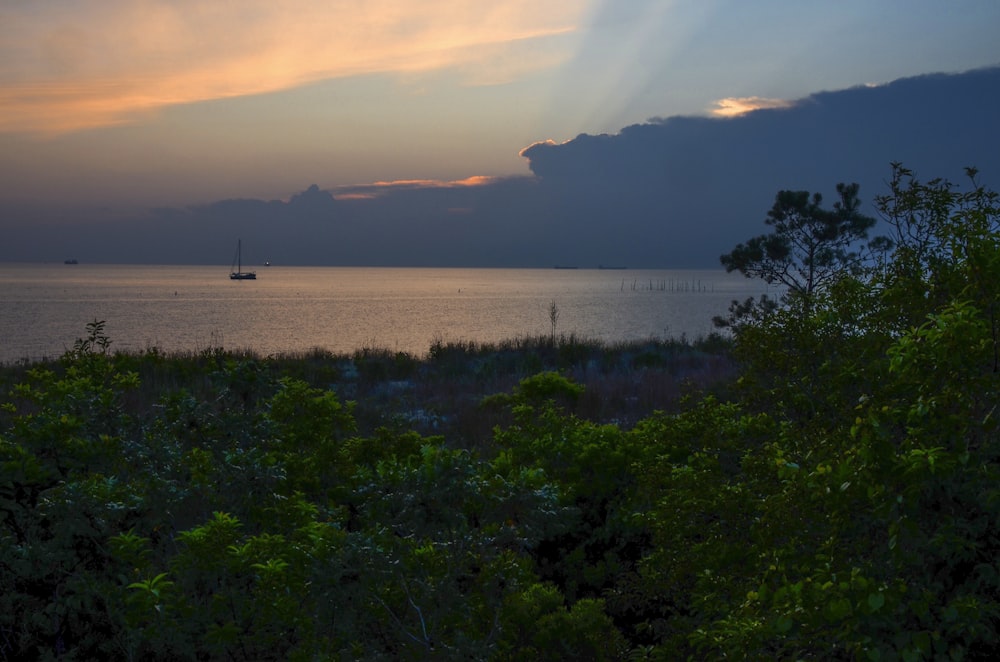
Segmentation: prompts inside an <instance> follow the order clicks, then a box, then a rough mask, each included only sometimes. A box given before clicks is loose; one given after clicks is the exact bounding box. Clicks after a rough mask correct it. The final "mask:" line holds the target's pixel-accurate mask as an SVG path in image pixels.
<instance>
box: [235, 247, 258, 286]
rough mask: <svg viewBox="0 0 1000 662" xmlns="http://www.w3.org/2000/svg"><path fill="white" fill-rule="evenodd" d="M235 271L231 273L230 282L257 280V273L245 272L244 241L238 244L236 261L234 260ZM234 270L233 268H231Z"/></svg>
mask: <svg viewBox="0 0 1000 662" xmlns="http://www.w3.org/2000/svg"><path fill="white" fill-rule="evenodd" d="M233 267H235V269H234V270H232V271H230V272H229V279H230V280H257V272H256V271H243V240H242V239H241V240H237V242H236V259H234V260H233ZM231 268H232V267H231Z"/></svg>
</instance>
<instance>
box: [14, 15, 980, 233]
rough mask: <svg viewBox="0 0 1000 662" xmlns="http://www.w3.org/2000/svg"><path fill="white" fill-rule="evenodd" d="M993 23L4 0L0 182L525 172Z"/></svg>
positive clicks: (340, 182) (170, 194) (132, 198)
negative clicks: (536, 160) (555, 156)
mask: <svg viewBox="0 0 1000 662" xmlns="http://www.w3.org/2000/svg"><path fill="white" fill-rule="evenodd" d="M998 27H1000V3H998V2H996V0H961V1H956V2H941V1H940V0H933V1H932V0H880V1H878V2H873V1H872V0H848V1H844V2H835V3H834V2H799V1H797V0H796V1H791V0H754V2H747V1H746V0H676V1H672V0H628V1H627V2H626V1H622V0H610V1H609V0H557V1H556V0H553V1H552V2H538V1H537V0H530V1H529V0H501V1H500V2H493V3H484V2H481V1H480V0H421V1H420V2H413V1H412V0H407V1H402V0H365V1H364V2H355V1H351V2H347V1H340V0H287V1H283V2H280V3H279V2H273V1H267V2H264V1H263V0H241V1H240V2H221V1H220V2H205V1H197V0H170V1H165V0H72V1H70V0H47V1H46V2H37V1H34V0H5V1H4V2H3V3H2V4H0V203H5V204H7V205H8V206H10V205H13V206H15V207H17V206H22V205H45V206H51V207H68V208H71V209H72V208H74V207H76V206H87V207H91V208H93V207H99V208H107V209H108V213H109V214H114V213H116V210H121V209H129V208H132V209H134V208H146V207H155V206H159V205H180V204H196V203H204V202H208V201H211V200H217V199H224V198H239V197H255V198H262V199H272V198H273V199H288V198H289V196H291V195H292V194H294V193H295V192H297V191H301V190H303V189H305V188H306V187H307V186H308V185H310V184H312V183H316V184H318V185H319V186H320V187H321V188H323V189H330V190H334V189H336V188H337V187H341V186H349V185H356V184H370V183H374V182H392V181H396V180H467V179H468V178H471V177H477V176H478V177H484V176H498V175H510V174H528V168H527V163H526V161H525V159H524V158H522V157H521V156H519V152H520V150H521V149H523V148H524V147H527V146H528V145H530V144H532V143H535V142H538V141H544V140H553V141H556V142H562V141H566V140H568V139H571V138H573V137H574V136H576V135H577V134H579V133H583V132H586V133H592V134H598V133H604V132H607V133H615V132H617V131H618V130H620V129H621V128H622V127H624V126H627V125H629V124H633V123H637V122H643V121H646V120H647V119H649V118H652V117H669V116H673V115H708V114H712V113H719V114H724V113H736V112H740V111H742V110H745V109H748V108H753V107H758V106H774V105H780V104H781V102H782V101H784V100H790V99H796V98H800V97H803V96H805V95H807V94H809V93H811V92H815V91H820V90H828V89H841V88H845V87H850V86H855V85H861V84H878V83H883V82H887V81H890V80H892V79H896V78H899V77H904V76H912V75H916V74H921V73H928V72H957V71H963V70H967V69H971V68H976V67H983V66H988V65H995V64H998V63H1000V45H998V44H1000V41H998V40H997V36H996V35H997V29H998ZM471 181H475V180H471Z"/></svg>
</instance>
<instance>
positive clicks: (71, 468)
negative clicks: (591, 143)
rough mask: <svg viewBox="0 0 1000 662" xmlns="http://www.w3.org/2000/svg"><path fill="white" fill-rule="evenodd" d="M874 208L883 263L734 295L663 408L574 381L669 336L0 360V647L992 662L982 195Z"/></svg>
mask: <svg viewBox="0 0 1000 662" xmlns="http://www.w3.org/2000/svg"><path fill="white" fill-rule="evenodd" d="M973 181H974V180H973ZM817 202H818V201H817ZM879 207H880V209H881V210H882V211H883V213H884V214H885V216H886V220H887V221H889V223H890V226H891V227H893V228H895V230H896V231H897V235H896V236H895V237H893V242H892V244H891V246H890V245H889V244H886V243H883V244H879V246H880V247H881V248H882V249H883V252H882V254H881V256H880V257H879V258H878V260H877V261H876V262H868V263H864V264H862V262H861V261H857V260H854V257H853V254H852V255H851V256H850V257H851V259H850V260H849V261H848V260H842V259H839V258H837V257H836V256H835V257H834V258H832V259H831V260H829V261H828V262H826V263H824V269H827V267H832V271H831V272H830V274H831V275H830V276H829V277H827V276H826V275H824V278H823V281H822V283H821V284H819V285H818V286H816V287H812V288H808V289H806V288H803V290H802V291H797V290H796V289H795V288H791V290H790V294H789V296H788V297H787V298H786V299H784V300H783V301H782V302H781V304H780V305H778V306H768V305H760V304H759V303H758V304H743V305H740V306H736V307H734V314H733V317H732V318H731V319H730V320H729V324H730V326H731V327H732V330H733V333H734V338H735V340H734V344H733V346H732V352H733V356H734V357H735V360H736V361H737V363H738V366H739V374H738V376H737V377H734V378H733V379H732V380H731V382H730V383H729V385H728V386H727V388H726V389H725V390H718V389H716V390H715V391H714V394H713V395H704V394H702V395H697V396H695V395H691V396H690V397H688V398H686V399H684V400H678V399H676V397H675V396H676V393H674V394H673V395H670V394H668V392H667V390H662V391H660V393H661V396H662V403H663V408H664V409H668V411H660V412H653V411H642V410H641V407H640V408H637V409H633V410H630V413H629V414H628V415H627V416H622V417H620V418H619V417H618V416H617V415H615V414H614V413H612V411H611V409H602V407H605V406H606V405H604V404H602V403H603V401H604V400H605V399H606V398H603V399H591V400H588V397H589V396H588V392H589V391H590V390H591V389H592V388H600V386H595V385H596V384H598V383H600V382H601V381H602V380H600V379H597V378H596V377H594V378H593V379H591V377H592V376H594V375H603V376H604V377H605V379H604V381H605V382H612V383H613V384H614V387H613V388H614V389H620V390H621V393H622V396H621V398H622V399H621V402H622V403H626V404H627V403H634V401H635V399H638V400H642V399H643V398H644V397H647V396H643V395H641V394H637V391H636V389H637V388H638V389H639V390H641V387H639V386H638V385H641V384H642V379H641V378H640V377H639V375H641V374H644V373H646V372H653V373H656V372H657V371H659V372H663V373H673V374H676V373H678V372H679V371H681V370H682V367H683V366H687V368H685V369H687V370H688V371H689V373H690V374H689V375H688V376H689V377H690V376H691V375H692V374H697V373H698V368H697V366H698V365H700V366H702V367H704V366H705V365H708V364H707V363H706V362H705V361H702V362H701V363H700V364H699V363H686V361H688V360H689V358H690V357H692V356H695V355H696V352H695V350H693V349H692V348H690V347H688V348H686V349H682V348H680V347H675V348H674V349H673V350H671V351H674V350H676V352H675V353H674V354H669V352H667V350H666V349H665V348H664V347H663V346H661V347H660V348H659V349H657V350H656V352H650V353H649V355H647V356H645V358H642V359H638V358H637V356H639V354H641V352H635V351H631V350H630V353H629V354H628V355H629V357H630V358H629V359H628V360H627V361H626V363H627V365H629V366H630V370H631V372H629V371H626V370H623V369H621V367H620V366H621V365H622V364H621V363H619V364H618V365H619V368H617V369H615V370H612V369H610V368H609V367H608V365H607V364H602V361H604V360H605V359H607V360H608V361H611V362H612V363H614V362H615V361H620V360H622V359H621V356H623V355H622V354H618V355H615V354H614V353H607V354H604V353H598V354H596V355H591V354H588V355H587V356H586V357H584V358H580V357H577V358H575V359H573V360H569V359H566V361H565V363H563V364H559V363H558V360H559V359H558V356H559V353H560V352H563V353H565V354H572V353H573V352H578V353H579V352H584V351H585V349H584V348H585V344H582V343H577V345H579V346H577V347H575V348H574V343H573V342H570V341H567V340H565V339H560V340H559V341H556V340H555V339H552V341H551V342H550V343H549V347H548V349H546V347H545V343H544V342H540V341H539V342H536V345H537V346H536V347H535V349H534V351H533V352H527V353H521V354H517V352H514V351H513V350H512V352H511V354H509V355H508V354H504V353H503V352H500V351H498V349H499V348H496V347H494V348H490V351H489V352H482V353H479V349H480V348H477V347H474V346H464V347H454V346H453V347H437V348H435V349H432V352H431V355H430V356H429V357H428V358H427V360H426V361H415V360H413V359H411V358H409V357H405V356H398V355H388V354H384V353H378V352H372V351H369V352H367V353H364V352H362V353H359V354H358V355H356V356H354V357H352V358H351V360H350V361H346V360H344V359H336V360H334V359H333V358H331V357H323V356H320V355H317V356H315V357H299V359H297V360H292V359H282V358H280V357H279V358H274V357H272V358H270V359H266V360H262V359H258V358H255V357H250V356H245V357H239V356H234V355H230V354H226V353H224V352H221V351H220V352H209V353H206V354H205V355H204V356H198V357H186V358H177V357H173V358H172V357H165V356H161V355H158V354H156V353H155V352H152V353H147V354H144V355H141V356H127V355H118V354H114V353H112V352H110V351H109V347H108V340H107V338H106V337H105V336H104V329H103V325H102V324H101V323H100V322H95V323H94V324H93V325H91V326H90V328H89V330H88V336H87V337H86V338H84V339H82V340H80V341H79V342H78V343H77V344H76V346H75V347H74V349H73V350H72V351H70V352H68V353H67V354H66V356H64V357H63V358H62V360H61V361H60V362H59V363H58V364H54V365H38V366H31V367H20V368H18V369H17V370H15V371H14V372H11V373H9V374H10V375H12V377H10V378H9V381H11V382H12V384H11V386H10V388H9V394H8V396H7V399H6V401H5V404H3V407H2V412H0V518H2V521H0V659H17V660H24V659H54V658H66V659H81V660H83V659H88V660H89V659H102V660H106V659H126V660H131V659H164V660H168V659H169V660H175V659H176V660H185V659H188V660H207V659H220V660H221V659H225V660H267V659H282V660H284V659H291V660H296V659H298V660H326V659H330V660H333V659H338V660H339V659H491V660H513V659H524V660H529V659H530V660H536V659H542V660H544V659H551V660H564V659H591V660H601V659H605V660H615V659H628V658H633V659H665V660H674V659H685V658H693V659H720V658H739V659H838V658H839V659H870V660H916V659H956V660H957V659H987V658H988V659H994V658H995V656H996V655H995V654H996V652H997V650H996V649H997V647H998V619H1000V601H998V598H1000V596H998V591H1000V568H998V565H997V558H998V557H1000V553H998V552H1000V538H998V534H997V531H1000V521H998V519H1000V472H998V454H1000V443H998V441H1000V439H998V436H997V411H996V408H997V403H998V401H1000V400H998V397H997V396H998V395H1000V394H998V388H997V386H998V382H997V380H998V377H997V375H998V365H1000V359H998V355H1000V339H998V338H1000V333H998V331H1000V320H998V318H997V310H996V307H997V305H998V304H997V301H998V299H1000V296H998V295H1000V292H998V289H1000V240H998V239H1000V235H998V227H997V224H998V219H1000V215H998V213H997V207H996V199H995V196H994V195H993V194H992V193H990V192H988V191H984V190H983V189H981V188H979V187H978V186H974V187H973V190H971V191H969V192H965V193H963V192H960V191H958V190H957V189H956V188H954V187H952V186H951V185H950V184H948V183H947V182H942V181H932V182H930V183H927V184H923V183H921V182H919V181H916V180H915V179H913V178H911V177H910V175H909V173H907V172H906V171H905V170H903V169H901V168H897V169H896V170H895V171H894V178H893V181H892V191H891V194H890V195H888V196H886V197H885V198H883V199H881V200H880V201H879ZM806 213H808V214H815V213H818V212H817V211H816V209H812V210H808V209H807V210H806ZM787 227H789V228H791V229H790V230H788V231H789V232H791V233H792V234H791V235H789V236H790V237H791V238H796V237H798V236H799V235H798V234H796V233H802V232H808V231H809V229H808V227H806V226H803V225H799V226H794V227H792V226H787ZM782 231H785V230H782ZM825 232H826V231H825V230H824V231H823V233H821V234H820V235H817V236H818V239H819V241H818V243H819V245H820V247H821V248H822V245H823V242H824V241H828V240H835V239H836V237H828V235H827V234H824V233H825ZM762 255H763V254H762ZM776 255H777V253H776ZM789 255H792V256H793V257H792V258H789V257H788V256H789ZM844 255H845V256H847V255H848V254H847V253H846V252H845V253H844ZM778 256H779V257H782V256H781V255H778ZM742 257H743V258H745V259H747V260H750V262H751V263H752V262H753V260H754V259H756V258H755V256H754V255H753V254H747V255H744V256H742ZM772 257H773V256H772ZM769 259H770V258H769ZM782 259H795V258H794V254H791V253H788V254H785V255H784V256H783V257H782ZM838 264H839V265H841V266H843V268H842V269H837V268H836V267H837V265H838ZM872 265H874V266H872ZM756 266H759V264H757V265H756ZM799 266H802V265H801V264H799ZM806 266H808V265H806ZM824 274H826V271H824ZM813 283H814V284H815V281H813ZM567 348H569V349H567ZM591 349H593V348H591ZM591 349H588V350H586V351H588V352H589V351H591ZM546 352H551V354H552V356H555V357H557V358H556V359H552V358H551V357H549V358H546ZM664 352H667V353H664ZM459 355H460V358H455V357H458V356H459ZM611 356H617V357H618V358H613V359H611V358H607V357H611ZM517 357H520V358H517ZM526 357H533V358H526ZM602 357H604V358H602ZM657 357H659V358H657ZM669 357H673V358H669ZM685 357H688V358H685ZM702 358H704V357H702ZM550 360H555V361H557V363H556V364H554V365H553V364H552V363H550ZM283 361H284V362H283ZM504 361H514V362H517V361H521V362H525V361H528V362H534V361H540V362H541V363H539V364H537V365H534V364H532V366H533V367H535V368H538V370H525V374H524V375H523V376H521V375H518V376H517V377H516V379H514V378H512V377H510V375H512V374H515V375H516V374H517V371H516V370H510V369H506V368H503V365H504V363H503V362H504ZM672 361H676V362H672ZM519 365H521V364H519ZM508 367H509V366H508ZM185 371H186V372H185ZM623 375H625V376H628V378H629V380H631V381H630V382H628V383H630V384H631V388H632V390H631V391H629V389H628V388H626V387H625V386H624V385H623V384H624V383H625V381H622V382H615V379H619V378H622V376H623ZM702 375H703V377H704V379H708V378H707V377H705V376H704V373H702ZM510 379H513V381H511V382H510V383H507V382H505V380H510ZM704 383H708V382H704ZM449 384H450V385H451V386H450V387H449V386H448V385H449ZM605 388H610V387H605ZM449 389H450V390H449ZM487 393H489V394H490V395H485V394H487ZM607 393H611V391H610V390H609V391H607ZM435 394H436V395H435ZM655 397H656V396H648V399H650V400H652V399H655ZM630 398H631V399H630ZM449 402H453V403H454V402H461V403H464V404H462V406H461V407H459V406H452V407H451V408H450V409H449V408H448V406H447V403H449ZM629 406H631V405H629ZM644 406H645V405H644ZM421 412H422V413H421ZM473 412H475V413H473ZM477 417H478V419H477ZM630 417H631V418H630ZM474 419H477V420H479V421H487V422H489V426H488V427H487V426H486V425H485V424H483V423H482V422H479V423H477V422H476V420H474ZM435 426H437V427H436V428H435Z"/></svg>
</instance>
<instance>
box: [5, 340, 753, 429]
mask: <svg viewBox="0 0 1000 662" xmlns="http://www.w3.org/2000/svg"><path fill="white" fill-rule="evenodd" d="M115 356H116V358H117V360H118V366H119V369H120V370H129V371H134V372H136V373H137V374H138V375H139V383H140V387H139V389H138V390H137V391H135V392H131V393H129V394H128V398H127V402H126V406H127V407H128V408H130V409H133V410H134V411H143V410H144V409H145V408H148V407H150V406H152V405H154V404H156V403H157V402H159V401H161V400H162V398H163V397H164V396H165V395H168V394H173V393H178V392H187V393H190V394H191V395H194V396H197V397H201V398H204V397H209V396H210V395H211V394H212V393H214V392H215V390H216V389H217V388H218V379H219V375H220V374H221V373H224V372H226V371H227V370H232V369H233V368H234V366H239V365H252V366H254V370H256V371H259V372H261V373H262V374H263V375H265V376H270V377H272V378H273V379H274V380H276V379H279V378H282V377H291V378H295V379H300V380H302V381H305V382H307V383H308V384H310V385H311V386H314V387H320V388H324V389H331V390H334V391H335V392H337V395H338V397H339V398H340V399H341V400H344V401H347V400H349V401H353V402H355V403H356V404H355V416H356V418H357V422H358V425H359V432H361V433H362V434H370V433H372V432H373V431H375V430H377V429H379V428H395V429H400V430H404V429H410V430H416V431H418V432H420V433H422V434H435V435H443V436H444V437H445V438H446V440H447V441H448V442H449V443H451V444H454V445H462V446H465V447H468V448H475V447H478V446H479V445H480V444H482V443H484V440H487V439H489V438H490V436H491V432H492V430H493V428H494V427H495V426H496V425H498V424H503V423H505V421H503V420H502V415H501V414H500V413H499V412H496V411H491V410H489V409H488V408H484V407H482V406H480V403H481V401H482V399H483V398H484V397H485V396H487V395H492V394H495V393H504V392H509V391H510V390H511V389H512V388H513V387H514V386H515V385H517V384H518V383H519V382H520V381H521V380H522V379H524V378H526V377H529V376H531V375H534V374H537V373H539V372H544V371H554V372H558V373H560V374H563V375H564V376H566V377H569V378H571V379H572V380H574V381H575V382H577V383H579V384H581V385H582V386H584V388H585V392H584V395H583V397H582V398H580V399H579V401H578V402H577V403H576V410H575V411H574V412H573V413H574V414H576V415H577V416H580V417H582V418H586V419H588V420H592V421H595V422H599V423H615V424H617V425H621V426H624V427H631V426H632V425H633V424H634V423H635V422H636V421H638V420H640V419H641V418H643V417H645V416H648V415H649V414H651V413H652V412H654V411H667V412H670V411H676V410H677V408H678V406H679V403H680V400H681V398H682V397H683V396H684V395H685V394H686V393H691V392H698V391H718V390H720V389H724V388H726V387H727V385H728V383H729V382H730V381H731V378H732V377H733V375H734V373H735V365H734V363H733V361H732V359H731V358H730V354H729V341H728V340H727V339H726V338H725V337H722V336H715V335H713V336H709V337H707V338H699V339H696V340H694V341H689V340H687V339H684V338H682V339H679V340H664V339H656V338H650V339H646V340H641V341H628V342H618V343H604V342H601V341H598V340H591V339H587V338H582V337H579V336H576V335H573V334H570V335H556V334H551V335H537V336H519V337H515V338H510V339H507V340H503V341H499V342H478V341H467V340H455V341H448V342H445V341H441V340H436V341H434V342H433V343H432V344H431V346H430V348H429V349H428V351H427V353H426V354H425V355H424V356H414V355H412V354H409V353H406V352H399V351H393V350H389V349H385V348H380V347H377V346H367V347H363V348H361V349H358V350H356V351H354V352H352V353H350V354H338V353H333V352H329V351H326V350H323V349H320V348H316V349H312V350H310V351H307V352H302V353H282V354H273V355H268V356H260V355H257V354H255V353H254V352H252V351H250V350H246V349H236V350H226V349H222V348H211V349H206V350H201V351H196V352H194V351H193V352H171V353H166V352H163V351H161V350H159V349H157V348H149V349H146V350H143V351H140V352H121V353H115ZM39 367H41V368H45V369H49V370H53V371H55V372H57V373H59V372H60V371H61V370H63V362H61V361H60V360H58V359H56V360H50V361H44V362H38V363H27V362H20V363H17V364H13V365H4V366H0V388H3V391H4V392H5V393H6V392H9V391H10V389H11V388H12V387H13V385H14V384H17V383H21V382H23V381H24V380H25V377H26V375H27V372H28V371H29V370H31V369H33V368H39Z"/></svg>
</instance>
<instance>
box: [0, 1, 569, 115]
mask: <svg viewBox="0 0 1000 662" xmlns="http://www.w3.org/2000/svg"><path fill="white" fill-rule="evenodd" d="M587 4H588V2H587V0H566V1H564V2H559V3H537V2H534V1H533V0H506V1H505V2H500V3H488V4H484V3H482V2H480V1H479V0H422V1H421V2H419V3H415V2H411V1H407V0H366V1H365V2H364V3H357V2H343V1H334V0H287V1H284V2H280V3H276V2H273V0H269V1H265V0H241V2H239V3H206V2H202V1H201V0H89V1H88V0H84V1H81V2H76V3H72V4H66V3H4V5H3V6H0V131H3V132H28V133H43V134H58V133H65V132H69V131H76V130H81V129H87V128H92V127H100V126H107V125H112V124H118V123H122V122H129V121H134V120H135V119H136V117H137V116H141V115H142V114H143V113H148V112H153V111H156V110H157V109H160V108H163V107H165V106H170V105H175V104H185V103H193V102H198V101H205V100H211V99H220V98H227V97H234V96H243V95H251V94H261V93H269V92H276V91H280V90H286V89H290V88H294V87H297V86H300V85H303V84H306V83H310V82H315V81H319V80H326V79H331V78H339V77H347V76H356V75H363V74H372V73H396V74H416V73H421V72H427V71H432V70H438V69H444V68H452V69H455V70H457V71H459V72H461V73H462V74H463V75H464V78H465V80H466V82H467V83H469V84H489V83H496V82H504V81H507V80H511V79H513V78H514V77H516V76H518V75H521V74H523V73H525V72H526V71H529V70H532V69H534V68H537V67H540V66H550V65H552V64H553V63H555V62H558V61H561V59H562V58H564V57H567V56H568V54H564V53H559V52H557V51H553V50H552V49H550V48H545V47H542V46H540V44H541V43H544V42H545V39H544V38H546V37H552V36H556V35H561V34H564V33H567V32H570V31H572V30H574V29H575V26H576V24H577V23H578V22H579V21H580V20H581V17H582V15H583V12H584V11H585V10H586V6H587Z"/></svg>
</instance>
